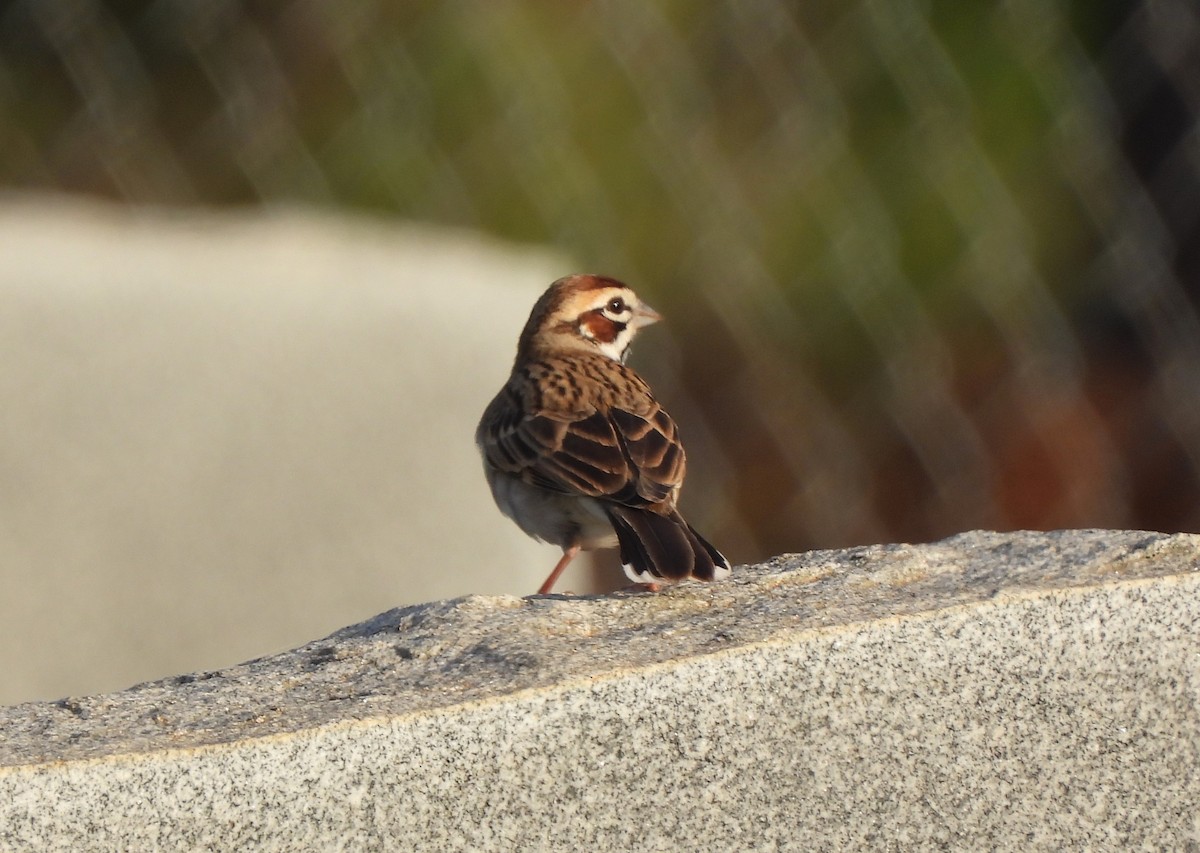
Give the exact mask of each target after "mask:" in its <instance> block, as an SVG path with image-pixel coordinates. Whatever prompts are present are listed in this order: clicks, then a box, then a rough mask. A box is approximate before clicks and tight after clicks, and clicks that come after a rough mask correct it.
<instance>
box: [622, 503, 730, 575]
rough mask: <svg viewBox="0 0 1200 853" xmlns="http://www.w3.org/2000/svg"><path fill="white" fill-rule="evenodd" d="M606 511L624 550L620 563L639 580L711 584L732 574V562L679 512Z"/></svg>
mask: <svg viewBox="0 0 1200 853" xmlns="http://www.w3.org/2000/svg"><path fill="white" fill-rule="evenodd" d="M607 509H608V517H609V520H610V521H611V522H612V525H613V529H614V530H615V531H616V533H617V543H618V544H619V546H620V548H621V562H622V563H624V564H625V565H626V566H628V567H629V568H630V569H632V571H633V572H634V574H636V575H637V576H638V578H637V579H641V580H645V579H647V578H662V579H664V580H672V581H675V580H682V579H683V578H687V577H692V578H697V579H699V580H706V581H708V580H713V579H714V578H715V577H717V576H718V574H720V573H722V571H728V570H729V561H728V560H726V559H725V557H724V556H723V555H722V554H721V552H720V551H718V550H717V549H716V548H714V547H713V546H712V545H710V544H709V543H708V541H707V540H705V539H704V537H703V536H701V535H700V534H699V533H697V532H696V531H695V529H694V528H693V527H692V526H691V525H690V524H688V523H687V522H686V521H684V520H683V516H681V515H680V514H679V513H678V512H672V513H671V514H670V515H659V514H658V513H656V512H650V511H648V510H644V509H637V508H635V507H625V506H612V507H608V508H607Z"/></svg>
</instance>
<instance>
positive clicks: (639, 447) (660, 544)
mask: <svg viewBox="0 0 1200 853" xmlns="http://www.w3.org/2000/svg"><path fill="white" fill-rule="evenodd" d="M661 319H662V318H661V316H660V315H659V314H658V312H656V311H655V310H654V309H653V308H651V307H650V306H649V305H647V304H646V303H645V302H642V301H641V300H640V299H639V298H638V296H637V294H635V293H634V292H633V291H632V290H631V289H630V288H629V287H627V286H626V285H624V284H622V283H621V282H619V281H617V280H615V279H611V278H606V277H604V276H599V275H572V276H567V277H566V278H561V279H559V280H558V281H556V282H554V283H553V284H552V285H550V287H549V289H548V290H547V291H546V292H545V293H543V294H542V296H541V298H540V299H538V301H537V302H536V303H535V304H534V306H533V311H532V312H531V313H530V315H529V320H528V321H527V322H526V323H525V328H524V329H523V330H522V332H521V337H520V339H519V340H518V342H517V356H516V360H515V361H514V362H513V367H512V373H511V375H510V376H509V378H508V381H507V382H506V383H505V384H504V387H503V388H501V389H500V393H498V394H497V395H496V396H495V398H494V399H493V400H492V402H491V403H490V404H489V405H488V407H487V409H486V410H485V411H484V413H483V417H482V418H481V419H480V421H479V427H478V428H477V429H476V431H475V443H476V445H477V446H478V447H479V452H480V454H481V455H482V457H483V470H484V473H485V475H486V476H487V482H488V485H489V486H490V487H491V491H492V497H493V498H494V499H495V501H496V505H497V506H498V507H499V508H500V511H501V512H502V513H504V515H506V516H508V517H509V518H510V519H512V520H513V521H514V522H516V524H517V526H518V527H520V528H521V529H522V530H523V531H525V533H527V534H528V535H530V536H532V537H533V538H534V539H537V540H540V541H543V542H549V543H552V544H554V545H557V546H559V547H560V548H562V551H563V555H562V558H561V559H560V560H559V561H558V563H557V564H556V565H555V566H554V570H553V571H552V572H550V576H549V577H547V578H546V581H545V583H543V584H542V586H541V588H539V589H538V594H539V595H546V594H548V593H549V592H550V590H551V589H553V587H554V582H555V581H556V580H557V579H558V577H559V575H561V574H562V572H563V570H564V569H565V568H566V567H567V564H568V563H570V562H571V560H572V559H574V557H575V556H576V555H577V554H578V553H579V552H580V551H581V550H585V551H586V550H591V549H594V548H612V547H614V546H616V547H619V548H620V555H621V563H622V564H623V566H624V569H625V574H626V575H627V576H628V577H629V578H630V580H632V581H633V582H634V583H635V584H641V585H643V586H644V588H647V589H650V590H657V589H658V588H659V587H658V583H657V582H658V581H678V580H682V579H684V578H697V579H699V580H706V581H710V580H717V579H720V578H724V577H727V576H728V575H729V573H730V566H729V561H728V560H726V559H725V557H724V556H723V555H722V554H721V552H720V551H718V550H717V549H716V548H714V547H713V546H712V545H710V544H709V543H708V541H707V540H705V539H704V537H702V536H701V535H700V534H699V533H697V532H696V530H695V529H694V528H693V527H692V526H691V525H690V524H688V523H687V522H686V521H684V519H683V516H682V515H680V514H679V510H678V509H677V508H676V501H677V500H678V498H679V490H680V487H681V486H682V485H683V476H684V472H685V470H686V462H685V457H684V452H683V445H682V444H680V441H679V430H678V428H677V427H676V426H675V422H674V421H673V420H671V416H670V415H668V414H667V413H666V411H664V410H663V408H662V406H660V405H659V403H658V401H657V400H655V399H654V394H652V393H651V391H650V386H648V385H647V384H646V382H645V380H643V379H642V377H640V376H638V374H637V373H635V372H634V371H633V369H632V368H630V367H627V366H626V364H625V359H626V357H627V356H628V355H629V346H630V344H631V343H632V342H633V339H634V337H635V336H636V335H637V333H638V331H639V330H641V329H643V328H645V327H646V326H649V325H650V324H652V323H657V322H658V321H659V320H661Z"/></svg>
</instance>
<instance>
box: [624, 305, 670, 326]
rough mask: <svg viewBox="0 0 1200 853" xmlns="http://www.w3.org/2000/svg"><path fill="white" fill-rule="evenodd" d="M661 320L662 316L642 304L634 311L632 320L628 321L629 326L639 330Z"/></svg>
mask: <svg viewBox="0 0 1200 853" xmlns="http://www.w3.org/2000/svg"><path fill="white" fill-rule="evenodd" d="M661 319H662V314H659V313H658V312H657V311H655V310H654V309H653V308H651V307H650V306H649V305H647V304H646V303H645V302H643V303H641V304H640V305H638V307H637V309H636V310H634V312H633V318H632V319H630V321H629V325H630V326H632V327H633V328H635V329H640V328H642V327H643V326H649V325H651V324H653V323H657V322H658V321H659V320H661Z"/></svg>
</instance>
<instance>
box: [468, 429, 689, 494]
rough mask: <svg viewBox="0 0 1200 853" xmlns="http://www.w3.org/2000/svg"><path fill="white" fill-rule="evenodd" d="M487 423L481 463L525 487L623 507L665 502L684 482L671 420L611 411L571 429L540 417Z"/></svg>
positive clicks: (682, 465) (483, 437)
mask: <svg viewBox="0 0 1200 853" xmlns="http://www.w3.org/2000/svg"><path fill="white" fill-rule="evenodd" d="M511 411H512V416H511V417H503V416H499V417H494V418H492V419H491V421H490V423H491V427H490V429H489V430H488V431H487V434H485V435H481V436H480V443H481V446H482V447H483V450H484V453H485V455H486V456H487V459H488V462H489V463H491V464H492V465H494V466H495V467H497V468H499V469H500V470H502V471H507V472H509V473H511V474H515V475H517V476H519V477H521V478H522V479H524V480H525V481H526V482H528V483H531V484H533V485H537V486H541V487H542V488H547V489H554V490H556V491H561V492H566V493H568V494H582V495H588V496H590V497H596V498H603V499H606V500H611V501H614V502H616V503H620V504H625V505H627V506H635V507H638V506H646V505H648V504H657V503H661V502H662V501H664V500H666V499H667V498H668V497H669V496H670V495H671V493H672V492H673V491H674V489H675V488H676V486H677V485H678V483H679V482H680V481H682V479H683V473H684V456H683V451H682V448H680V446H679V443H678V431H677V429H676V427H675V424H674V422H673V421H672V420H671V418H670V417H669V416H668V415H667V414H666V413H665V412H663V411H662V410H661V409H659V408H657V407H654V409H653V412H652V414H651V416H650V417H648V418H647V417H642V416H640V415H636V414H634V413H632V412H627V411H624V410H621V409H613V410H611V412H610V413H608V414H605V413H603V412H595V413H593V414H591V415H589V416H588V417H585V418H581V419H579V420H575V421H570V422H567V421H563V420H559V419H555V418H551V417H548V416H546V415H525V416H520V415H519V414H518V413H519V412H520V408H519V406H513V407H512V410H511Z"/></svg>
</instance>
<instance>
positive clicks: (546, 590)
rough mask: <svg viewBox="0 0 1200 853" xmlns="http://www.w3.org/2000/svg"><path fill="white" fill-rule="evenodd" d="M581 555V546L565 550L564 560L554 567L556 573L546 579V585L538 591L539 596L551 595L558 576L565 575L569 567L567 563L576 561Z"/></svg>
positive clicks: (573, 546) (553, 572)
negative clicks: (579, 554)
mask: <svg viewBox="0 0 1200 853" xmlns="http://www.w3.org/2000/svg"><path fill="white" fill-rule="evenodd" d="M578 553H579V546H578V545H572V546H571V547H570V548H564V549H563V555H562V559H561V560H559V561H558V565H556V566H555V567H554V571H552V572H551V573H550V577H548V578H546V581H545V583H543V584H542V586H541V588H540V589H539V590H538V591H537V594H538V595H549V594H550V590H551V589H552V588H553V587H554V582H555V581H556V580H558V576H559V575H561V574H562V573H563V569H565V568H566V567H567V563H569V562H571V560H573V559H575V555H576V554H578Z"/></svg>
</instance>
